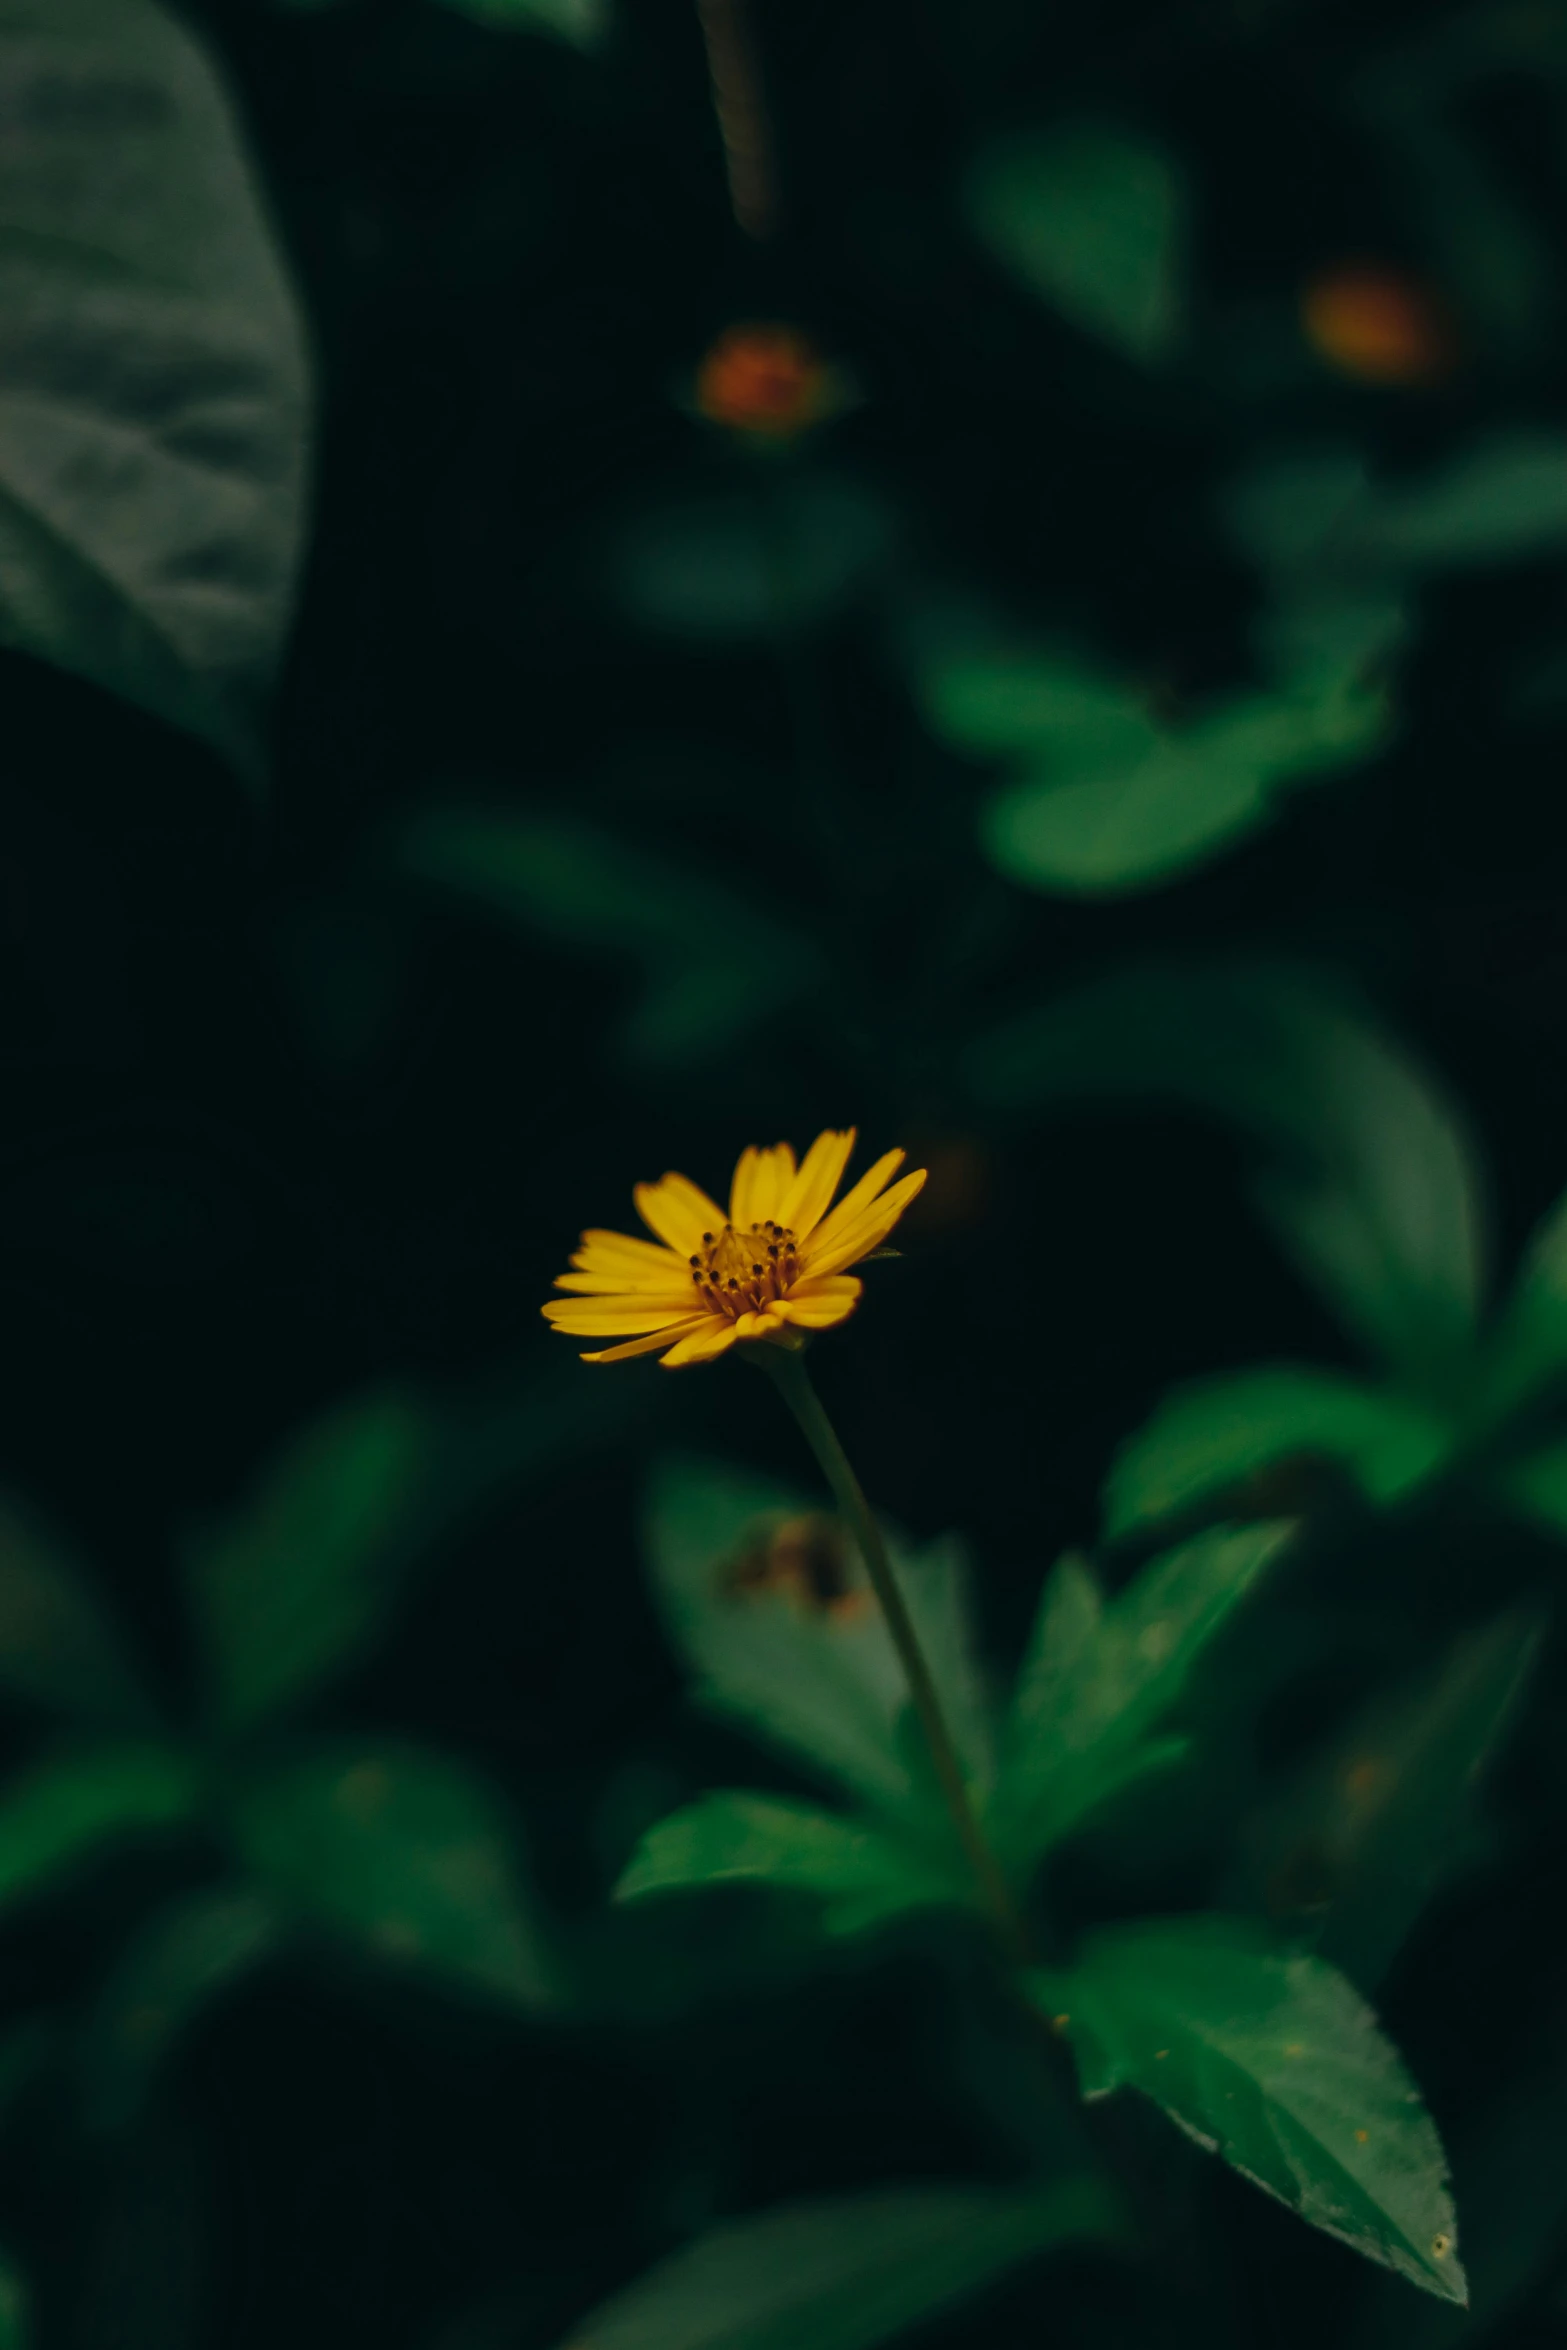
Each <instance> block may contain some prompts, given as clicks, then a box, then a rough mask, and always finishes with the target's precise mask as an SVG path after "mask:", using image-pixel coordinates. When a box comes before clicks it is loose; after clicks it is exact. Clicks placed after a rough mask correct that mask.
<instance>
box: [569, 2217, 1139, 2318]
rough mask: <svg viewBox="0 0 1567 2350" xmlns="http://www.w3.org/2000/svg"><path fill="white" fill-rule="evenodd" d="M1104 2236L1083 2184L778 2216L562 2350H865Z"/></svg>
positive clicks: (735, 2233) (706, 2250) (604, 2308)
mask: <svg viewBox="0 0 1567 2350" xmlns="http://www.w3.org/2000/svg"><path fill="white" fill-rule="evenodd" d="M1108 2232H1109V2221H1108V2217H1107V2214H1106V2211H1105V2208H1104V2205H1103V2202H1102V2200H1101V2198H1100V2197H1099V2195H1098V2193H1097V2191H1096V2190H1095V2189H1094V2188H1093V2186H1092V2185H1091V2184H1089V2183H1087V2182H1084V2181H1073V2182H1071V2183H1069V2184H1062V2185H1058V2186H1052V2187H1046V2188H1034V2189H1025V2190H1020V2189H1016V2188H1012V2189H1008V2188H997V2187H907V2188H898V2189H888V2190H886V2191H884V2192H882V2193H880V2194H874V2195H846V2196H842V2197H838V2198H835V2199H834V2200H832V2201H831V2202H822V2203H797V2204H786V2205H784V2206H783V2207H782V2208H779V2209H775V2210H772V2211H766V2212H763V2213H761V2214H760V2215H759V2216H756V2217H752V2218H748V2219H741V2220H732V2221H730V2222H729V2223H728V2224H727V2225H726V2226H723V2227H719V2228H715V2229H713V2230H712V2232H711V2233H710V2234H708V2235H706V2236H703V2237H702V2238H700V2239H699V2240H698V2242H696V2243H695V2244H693V2245H691V2246H690V2247H689V2248H688V2249H687V2250H686V2251H684V2252H677V2253H676V2254H675V2255H674V2256H673V2258H672V2259H669V2260H665V2261H663V2262H661V2263H660V2264H659V2266H658V2267H657V2268H655V2269H652V2270H651V2271H650V2272H649V2273H648V2274H647V2275H646V2276H645V2277H642V2278H640V2279H639V2280H638V2281H637V2283H636V2284H634V2285H632V2286H630V2287H629V2288H628V2289H627V2290H626V2291H625V2292H624V2293H619V2294H617V2295H616V2296H615V2298H614V2299H613V2300H612V2301H606V2302H604V2303H603V2304H602V2305H601V2306H600V2307H599V2308H598V2309H595V2310H593V2311H591V2312H590V2313H589V2315H588V2316H586V2317H584V2318H582V2319H580V2320H579V2321H578V2323H577V2325H576V2326H574V2327H573V2329H572V2331H571V2334H570V2337H569V2350H799V2345H800V2344H801V2343H802V2342H809V2343H810V2344H811V2346H812V2350H874V2345H876V2344H878V2343H881V2342H885V2341H887V2340H889V2339H890V2338H891V2337H892V2336H893V2335H895V2334H898V2333H900V2332H902V2330H903V2329H904V2328H905V2327H906V2326H910V2325H913V2324H915V2323H916V2322H918V2321H919V2320H920V2319H922V2318H925V2317H929V2316H932V2315H934V2314H935V2313H936V2312H937V2311H939V2310H941V2309H944V2308H947V2307H948V2306H950V2305H951V2304H952V2303H953V2302H956V2301H961V2300H963V2299H964V2298H966V2296H968V2295H969V2294H971V2293H977V2292H979V2291H980V2290H981V2289H982V2288H983V2287H984V2286H986V2285H988V2284H989V2283H991V2281H992V2280H993V2279H994V2278H996V2277H999V2276H1002V2275H1004V2274H1005V2272H1006V2271H1007V2270H1008V2269H1010V2268H1015V2267H1017V2266H1018V2264H1019V2263H1020V2262H1022V2261H1025V2260H1028V2259H1031V2258H1034V2257H1037V2256H1038V2255H1039V2254H1040V2253H1043V2252H1048V2251H1051V2250H1053V2249H1054V2248H1055V2247H1056V2246H1058V2245H1061V2244H1066V2243H1070V2242H1073V2241H1077V2240H1081V2239H1083V2238H1085V2237H1086V2238H1092V2237H1100V2236H1104V2235H1106V2234H1107V2233H1108Z"/></svg>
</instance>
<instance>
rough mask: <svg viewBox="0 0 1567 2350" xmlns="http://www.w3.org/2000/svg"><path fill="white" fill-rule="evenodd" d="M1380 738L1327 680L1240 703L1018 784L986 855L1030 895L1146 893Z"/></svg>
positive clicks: (1380, 719)
mask: <svg viewBox="0 0 1567 2350" xmlns="http://www.w3.org/2000/svg"><path fill="white" fill-rule="evenodd" d="M1386 737H1387V709H1386V705H1385V703H1384V702H1383V701H1382V699H1381V698H1380V696H1378V695H1377V694H1375V693H1372V692H1346V691H1344V690H1343V689H1342V687H1341V686H1340V685H1339V684H1338V682H1337V681H1336V680H1335V681H1333V683H1332V686H1331V690H1329V691H1327V692H1323V693H1320V694H1304V693H1302V694H1299V695H1292V694H1273V695H1265V694H1256V695H1251V696H1248V697H1246V698H1244V699H1241V700H1237V701H1233V702H1230V703H1227V704H1225V705H1223V706H1222V707H1221V708H1219V709H1218V710H1216V711H1215V712H1213V713H1212V714H1211V715H1210V716H1208V717H1205V718H1202V719H1200V720H1198V721H1197V722H1196V723H1194V724H1192V725H1190V726H1188V727H1186V728H1184V729H1182V730H1181V731H1179V732H1174V731H1170V730H1165V731H1163V732H1160V733H1158V734H1157V735H1155V736H1153V737H1152V739H1151V740H1150V741H1149V742H1148V744H1147V746H1146V747H1145V748H1144V749H1143V750H1142V751H1141V752H1140V753H1139V754H1137V755H1136V756H1135V757H1133V758H1131V759H1130V760H1127V761H1125V762H1124V763H1121V764H1108V763H1107V764H1100V765H1096V766H1095V767H1093V768H1091V769H1089V770H1088V771H1086V772H1080V773H1076V774H1070V773H1051V772H1049V771H1048V770H1047V771H1046V772H1045V773H1043V774H1042V775H1039V776H1035V777H1023V778H1021V779H1020V780H1019V781H1017V782H1016V783H1014V784H1012V785H1010V786H1009V787H1008V788H1007V789H1005V790H1004V791H1002V792H1001V793H1000V794H998V796H997V797H996V799H995V800H994V801H992V803H991V805H990V807H989V809H988V811H987V813H986V816H985V820H984V839H985V844H986V847H987V848H988V850H989V852H990V855H991V857H992V859H993V860H994V862H995V863H996V864H997V865H998V866H999V867H1000V868H1001V870H1002V872H1004V873H1006V874H1008V875H1010V877H1011V878H1012V879H1013V880H1014V881H1022V882H1027V883H1030V884H1032V885H1033V886H1035V887H1037V888H1042V889H1059V890H1071V891H1081V892H1083V893H1085V894H1088V895H1096V894H1099V893H1101V892H1108V893H1114V892H1119V891H1122V890H1135V889H1147V888H1151V887H1152V886H1154V885H1155V884H1156V883H1158V882H1162V881H1165V880H1168V879H1169V878H1170V876H1171V875H1173V874H1176V873H1180V872H1184V871H1186V870H1188V869H1189V868H1190V867H1192V866H1193V865H1196V864H1200V863H1202V862H1204V861H1205V860H1206V859H1207V858H1209V857H1211V856H1214V855H1217V854H1218V852H1219V851H1220V850H1221V849H1224V848H1227V847H1228V846H1229V845H1230V844H1231V843H1232V842H1233V841H1235V840H1237V839H1239V838H1241V837H1242V836H1243V835H1244V834H1246V833H1247V832H1250V831H1252V830H1254V829H1255V828H1256V827H1257V826H1258V825H1259V824H1261V823H1262V822H1263V821H1264V820H1265V819H1266V818H1267V816H1268V815H1269V814H1270V813H1271V809H1272V805H1273V800H1274V796H1275V795H1276V793H1277V792H1278V791H1279V790H1280V788H1281V787H1283V786H1285V785H1287V784H1291V783H1297V782H1301V781H1303V780H1305V779H1306V778H1308V777H1311V776H1314V775H1321V774H1328V773H1332V772H1333V771H1334V770H1336V769H1338V768H1341V767H1343V766H1345V765H1347V764H1349V763H1351V762H1352V761H1354V760H1357V759H1363V758H1365V757H1367V756H1369V755H1370V754H1371V753H1372V752H1373V751H1375V750H1377V749H1378V748H1380V746H1381V745H1382V743H1383V742H1384V741H1385V740H1386Z"/></svg>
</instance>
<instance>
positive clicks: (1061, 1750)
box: [989, 1525, 1291, 1867]
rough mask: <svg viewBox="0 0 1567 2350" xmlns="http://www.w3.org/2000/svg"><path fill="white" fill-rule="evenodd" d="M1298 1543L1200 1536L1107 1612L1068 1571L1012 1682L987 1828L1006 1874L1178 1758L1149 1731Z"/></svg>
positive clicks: (1062, 1572)
mask: <svg viewBox="0 0 1567 2350" xmlns="http://www.w3.org/2000/svg"><path fill="white" fill-rule="evenodd" d="M1290 1532H1291V1528H1290V1527H1289V1526H1287V1525H1269V1526H1244V1527H1223V1528H1220V1529H1218V1530H1217V1531H1215V1532H1212V1533H1208V1534H1202V1535H1199V1536H1198V1538H1197V1540H1196V1541H1195V1542H1188V1543H1184V1544H1183V1545H1182V1546H1181V1547H1180V1548H1179V1549H1178V1550H1173V1551H1170V1552H1168V1553H1166V1555H1165V1556H1164V1557H1163V1558H1159V1559H1155V1560H1154V1561H1153V1562H1152V1563H1151V1564H1150V1565H1148V1566H1146V1567H1144V1568H1143V1569H1142V1571H1141V1572H1140V1573H1139V1574H1138V1575H1137V1576H1136V1577H1135V1579H1134V1580H1133V1581H1132V1582H1131V1583H1130V1584H1129V1585H1128V1587H1127V1589H1126V1590H1125V1591H1124V1592H1122V1593H1121V1594H1120V1596H1119V1597H1118V1598H1116V1599H1114V1600H1111V1601H1109V1602H1106V1600H1105V1599H1104V1596H1103V1594H1102V1593H1101V1591H1100V1589H1099V1586H1098V1584H1097V1582H1096V1581H1095V1579H1094V1576H1093V1573H1092V1571H1091V1570H1090V1569H1089V1568H1088V1567H1087V1566H1086V1565H1085V1564H1084V1563H1083V1561H1081V1560H1080V1559H1075V1558H1065V1559H1063V1560H1062V1561H1061V1563H1060V1565H1059V1566H1058V1567H1057V1568H1056V1570H1055V1573H1054V1574H1053V1575H1052V1576H1051V1577H1050V1580H1049V1581H1048V1583H1047V1584H1046V1585H1045V1591H1044V1597H1043V1599H1042V1600H1041V1602H1040V1607H1039V1615H1038V1618H1037V1620H1036V1623H1035V1626H1034V1632H1033V1637H1032V1639H1031V1641H1030V1643H1029V1651H1028V1654H1027V1656H1026V1657H1025V1659H1024V1661H1023V1667H1022V1671H1021V1672H1020V1674H1019V1676H1018V1684H1017V1689H1016V1692H1015V1693H1014V1696H1013V1700H1012V1710H1011V1713H1010V1715H1009V1717H1008V1722H1007V1735H1006V1747H1005V1754H1004V1761H1003V1767H1002V1772H1001V1778H1000V1783H999V1785H998V1787H997V1790H996V1798H995V1803H994V1807H993V1810H992V1814H991V1817H990V1821H989V1826H990V1829H991V1832H992V1833H993V1834H994V1836H995V1838H996V1842H997V1844H998V1847H999V1848H1000V1850H1001V1851H1002V1853H1003V1854H1004V1855H1005V1857H1006V1858H1007V1860H1008V1861H1009V1862H1010V1863H1012V1864H1013V1865H1014V1866H1017V1867H1027V1866H1028V1865H1030V1864H1031V1863H1032V1862H1034V1861H1035V1860H1037V1859H1038V1857H1039V1856H1040V1854H1041V1853H1043V1852H1045V1851H1047V1850H1048V1849H1049V1847H1050V1846H1051V1845H1052V1844H1054V1843H1056V1842H1057V1841H1058V1840H1059V1839H1060V1838H1061V1837H1062V1836H1064V1835H1066V1834H1067V1833H1068V1832H1069V1831H1070V1830H1071V1829H1072V1828H1074V1827H1076V1826H1077V1825H1078V1823H1079V1822H1080V1821H1081V1820H1082V1819H1083V1818H1085V1817H1086V1815H1087V1814H1088V1813H1089V1812H1090V1811H1092V1810H1093V1809H1094V1808H1095V1806H1096V1805H1098V1804H1100V1803H1103V1802H1104V1801H1105V1800H1106V1799H1107V1798H1108V1797H1109V1796H1111V1795H1112V1794H1115V1793H1117V1792H1119V1791H1120V1790H1121V1789H1122V1788H1124V1787H1125V1786H1127V1785H1128V1784H1129V1783H1130V1782H1131V1781H1132V1780H1133V1779H1135V1778H1138V1777H1140V1776H1141V1775H1142V1774H1143V1773H1144V1772H1145V1771H1147V1770H1152V1769H1155V1768H1158V1767H1160V1766H1161V1765H1163V1764H1164V1763H1167V1762H1170V1761H1173V1760H1175V1759H1176V1758H1177V1757H1178V1755H1179V1753H1180V1752H1181V1745H1180V1742H1179V1741H1172V1740H1171V1739H1169V1738H1155V1737H1154V1735H1153V1733H1154V1731H1155V1730H1156V1729H1157V1728H1158V1726H1159V1725H1160V1723H1161V1722H1162V1721H1163V1720H1164V1719H1165V1717H1166V1716H1167V1715H1168V1714H1169V1712H1170V1711H1171V1709H1172V1707H1173V1706H1174V1705H1175V1704H1176V1702H1177V1700H1178V1699H1179V1697H1180V1695H1181V1692H1182V1689H1183V1687H1184V1686H1185V1683H1186V1682H1187V1680H1188V1678H1189V1677H1190V1675H1191V1672H1192V1670H1193V1668H1194V1666H1195V1665H1196V1662H1197V1660H1198V1658H1199V1656H1200V1655H1201V1653H1202V1651H1203V1649H1204V1647H1205V1646H1206V1645H1207V1643H1208V1642H1209V1641H1210V1640H1211V1639H1213V1637H1214V1636H1215V1634H1216V1633H1217V1632H1218V1631H1219V1630H1220V1628H1221V1627H1222V1625H1223V1624H1224V1622H1225V1620H1226V1619H1227V1617H1228V1616H1229V1615H1230V1614H1231V1612H1232V1610H1233V1609H1234V1608H1235V1607H1236V1606H1237V1605H1238V1604H1239V1602H1240V1601H1241V1600H1242V1599H1243V1598H1244V1597H1245V1595H1246V1593H1247V1592H1248V1591H1249V1590H1250V1589H1251V1587H1252V1585H1253V1583H1254V1582H1255V1581H1256V1579H1257V1577H1258V1576H1259V1575H1260V1574H1261V1573H1262V1571H1263V1569H1264V1567H1266V1566H1267V1564H1268V1562H1269V1561H1270V1559H1272V1558H1273V1556H1274V1554H1275V1553H1276V1552H1277V1551H1278V1549H1279V1547H1280V1545H1281V1544H1282V1543H1283V1542H1285V1541H1286V1540H1287V1539H1288V1537H1289V1535H1290Z"/></svg>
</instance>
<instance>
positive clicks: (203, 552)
mask: <svg viewBox="0 0 1567 2350" xmlns="http://www.w3.org/2000/svg"><path fill="white" fill-rule="evenodd" d="M0 113H3V116H4V119H5V122H6V126H7V132H6V141H5V148H4V154H3V158H0V220H3V223H4V226H3V228H0V321H3V324H0V381H3V383H4V385H5V397H4V399H3V401H0V643H3V644H5V645H7V646H9V647H11V648H13V649H14V650H16V651H19V652H24V653H30V654H33V655H36V656H37V657H39V658H40V659H43V660H45V661H50V662H53V663H55V664H57V665H58V666H60V667H61V668H64V669H69V670H72V671H74V672H76V673H77V674H79V675H81V676H83V677H87V678H90V679H91V680H92V681H93V683H94V684H95V685H99V686H103V687H106V688H107V689H108V690H109V691H110V692H111V693H116V694H120V695H123V696H124V697H125V698H126V699H127V700H128V701H131V702H134V703H136V704H138V705H139V706H140V707H141V708H143V709H146V710H150V711H152V712H153V713H154V714H155V715H156V716H157V717H159V718H162V719H164V720H166V721H167V722H168V723H169V724H171V725H174V726H178V727H181V728H184V729H186V730H188V731H189V732H191V733H193V734H196V735H199V736H201V737H202V738H203V739H204V740H205V741H207V742H209V743H211V744H213V745H214V746H215V747H216V748H217V749H218V750H220V751H221V752H223V753H224V755H225V756H227V757H228V758H230V759H232V760H233V761H234V762H235V764H236V765H238V766H239V767H240V768H242V769H243V770H244V771H245V772H246V773H247V774H249V775H252V776H254V775H255V774H256V773H257V772H258V771H259V767H260V750H259V733H258V722H259V718H260V713H261V707H262V703H263V701H264V698H265V695H266V693H267V691H268V689H269V687H270V684H271V681H272V676H273V672H274V670H275V668H276V665H277V661H278V658H279V655H280V653H281V651H282V646H283V641H284V636H285V633H286V630H287V627H288V622H289V617H290V610H291V606H292V600H293V593H294V583H295V574H296V570H297V566H298V560H299V553H300V543H301V534H302V527H303V520H304V499H305V456H306V444H307V438H308V411H309V386H308V379H307V366H306V358H305V349H304V336H303V330H302V326H301V322H300V319H299V315H298V312H297V309H296V306H295V303H294V300H293V297H292V294H291V292H290V290H289V286H288V281H287V278H286V276H285V273H284V270H283V268H282V265H281V262H280V260H279V258H278V255H277V252H276V250H275V248H274V245H273V241H272V238H271V235H270V232H269V230H268V227H267V223H266V220H265V217H264V214H263V211H262V208H261V205H260V203H259V201H258V198H257V194H256V190H255V187H254V184H253V182H252V179H251V175H250V170H249V167H248V165H247V163H246V161H245V158H244V155H243V152H242V149H241V146H240V142H239V138H238V134H237V131H236V127H235V123H234V119H233V116H232V114H231V112H230V109H229V106H228V103H227V100H226V99H225V97H224V95H223V93H222V91H221V89H220V87H219V85H218V82H217V80H216V77H215V76H214V75H213V73H212V71H211V69H210V67H209V66H208V65H207V63H206V61H205V59H204V57H203V56H202V54H201V51H200V50H199V49H198V48H197V46H196V44H195V42H194V41H193V40H192V39H191V38H190V36H189V35H188V34H187V33H186V32H184V31H183V30H182V29H181V28H180V26H179V25H178V24H177V23H176V22H175V21H174V19H173V18H172V17H171V16H169V15H167V14H165V12H164V11H163V9H161V8H159V7H156V6H154V5H152V4H151V0H0Z"/></svg>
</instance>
